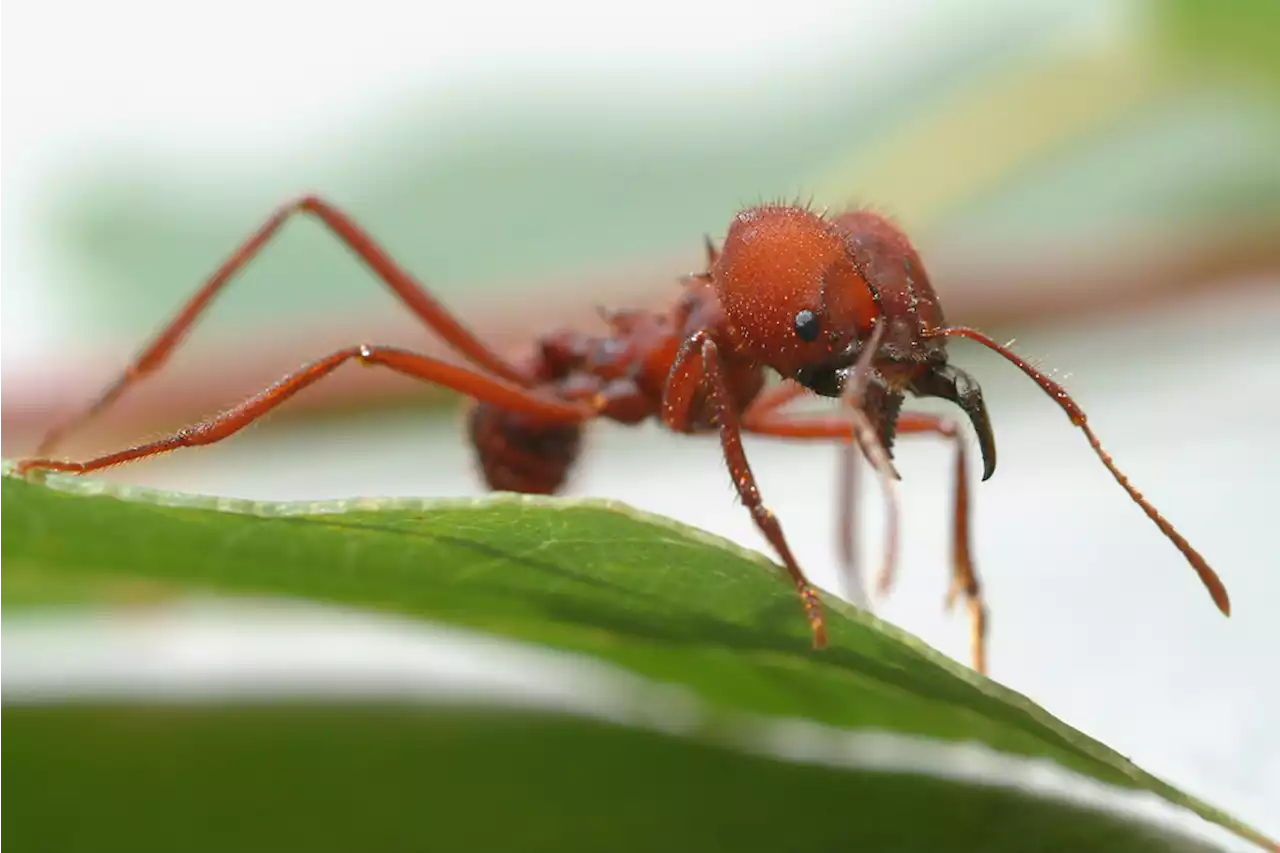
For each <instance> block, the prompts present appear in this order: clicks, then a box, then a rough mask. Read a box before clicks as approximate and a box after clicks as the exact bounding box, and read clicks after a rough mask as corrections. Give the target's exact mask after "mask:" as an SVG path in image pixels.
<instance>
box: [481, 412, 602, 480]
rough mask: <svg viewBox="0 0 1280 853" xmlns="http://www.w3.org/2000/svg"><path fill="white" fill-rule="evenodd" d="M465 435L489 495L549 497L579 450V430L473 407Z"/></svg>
mask: <svg viewBox="0 0 1280 853" xmlns="http://www.w3.org/2000/svg"><path fill="white" fill-rule="evenodd" d="M467 434H468V435H469V436H470V438H471V443H472V445H473V446H474V447H475V450H476V458H477V461H478V462H479V466H480V471H481V473H482V474H483V476H484V481H485V483H486V485H487V486H488V487H489V488H490V489H491V490H494V491H500V492H520V493H522V494H534V495H552V494H555V493H557V492H558V491H560V489H561V488H562V487H563V486H564V484H565V481H566V480H567V479H568V477H569V471H570V469H571V468H572V467H573V463H574V462H576V461H577V459H578V454H579V453H580V452H581V449H582V427H581V426H580V425H577V424H571V425H567V426H565V425H555V426H551V425H547V424H543V423H536V422H533V421H531V420H529V419H528V418H526V417H524V416H522V415H519V414H516V413H514V412H508V411H505V410H503V409H498V408H495V407H493V406H489V405H484V404H477V405H474V406H472V407H471V410H470V411H469V412H468V413H467Z"/></svg>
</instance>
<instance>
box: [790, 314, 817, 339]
mask: <svg viewBox="0 0 1280 853" xmlns="http://www.w3.org/2000/svg"><path fill="white" fill-rule="evenodd" d="M819 325H820V323H819V322H818V315H817V314H815V313H813V312H812V311H809V310H805V311H801V312H800V313H799V314H797V315H796V337H798V338H799V339H800V340H802V341H808V342H813V341H816V340H817V339H818V326H819Z"/></svg>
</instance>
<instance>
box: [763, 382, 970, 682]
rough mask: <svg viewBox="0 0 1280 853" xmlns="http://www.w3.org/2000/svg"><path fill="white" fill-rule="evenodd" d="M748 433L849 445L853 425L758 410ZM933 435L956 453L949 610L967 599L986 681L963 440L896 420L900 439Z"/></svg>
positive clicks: (881, 587)
mask: <svg viewBox="0 0 1280 853" xmlns="http://www.w3.org/2000/svg"><path fill="white" fill-rule="evenodd" d="M743 429H744V430H746V431H747V432H750V433H754V434H758V435H766V436H772V437H775V438H787V439H792V440H800V441H841V442H847V441H849V440H850V432H849V422H848V421H847V420H846V419H844V418H843V417H839V416H827V417H822V416H813V417H805V418H800V417H794V416H787V415H782V414H771V415H770V416H767V417H766V416H760V415H754V407H752V409H748V410H747V414H746V415H745V416H744V417H743ZM919 433H933V434H936V435H940V436H942V437H943V438H945V439H947V440H949V441H951V442H952V443H953V444H954V445H955V448H956V456H955V495H954V498H953V504H952V505H953V507H954V509H953V514H952V551H951V553H952V576H951V587H950V589H949V590H948V592H947V596H946V606H947V607H948V608H950V607H951V605H952V603H953V602H954V600H955V597H956V596H957V595H958V594H961V593H963V594H964V596H965V599H966V603H967V606H968V610H969V626H970V629H969V645H970V649H971V655H972V660H973V668H974V669H975V670H977V671H978V672H979V673H982V674H983V675H985V674H986V671H987V651H986V637H987V609H986V605H985V603H984V602H983V600H982V589H981V585H980V582H979V580H978V572H977V569H976V568H975V567H974V564H973V558H972V556H971V554H970V550H969V528H970V524H969V516H970V513H969V471H968V464H967V454H966V451H965V445H964V440H963V436H962V434H961V432H960V430H959V429H958V428H957V427H956V425H955V424H954V423H953V422H952V421H949V420H946V419H944V418H939V417H936V416H934V415H928V414H923V413H917V412H903V413H902V414H901V415H900V416H899V417H898V434H899V435H908V434H919ZM891 584H892V575H891V574H889V573H884V572H882V573H881V575H880V577H879V579H878V583H877V591H878V592H879V593H880V594H881V595H884V594H885V593H887V592H888V590H889V587H890V586H891Z"/></svg>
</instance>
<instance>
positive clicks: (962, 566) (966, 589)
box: [898, 412, 987, 675]
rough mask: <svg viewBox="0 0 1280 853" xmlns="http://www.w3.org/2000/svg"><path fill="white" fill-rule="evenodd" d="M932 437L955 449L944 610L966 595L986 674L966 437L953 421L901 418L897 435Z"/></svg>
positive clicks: (977, 665)
mask: <svg viewBox="0 0 1280 853" xmlns="http://www.w3.org/2000/svg"><path fill="white" fill-rule="evenodd" d="M913 433H914V434H920V433H933V434H934V435H939V436H941V437H943V438H945V439H947V440H948V441H950V442H951V443H952V445H953V446H954V447H955V451H956V455H955V494H954V496H953V497H952V517H951V531H952V532H951V586H950V588H949V589H948V590H947V597H946V599H945V606H946V608H947V609H948V610H950V609H951V605H952V604H954V603H955V599H956V596H957V595H959V594H961V593H963V594H964V597H965V604H966V606H967V608H968V610H969V647H970V649H971V653H972V656H973V668H974V669H975V670H977V671H978V672H980V673H982V674H983V675H986V673H987V605H986V603H985V602H984V601H983V600H982V586H981V584H980V583H979V581H978V571H977V569H976V568H975V567H974V565H973V557H972V556H971V555H970V553H969V528H970V524H969V517H970V512H969V466H968V456H967V454H966V453H965V444H964V436H963V434H962V433H961V432H960V430H959V428H958V427H957V426H956V424H955V422H954V421H951V420H948V419H946V418H940V417H938V416H937V415H928V414H924V413H922V412H903V413H902V415H900V416H899V418H898V434H899V435H908V434H913Z"/></svg>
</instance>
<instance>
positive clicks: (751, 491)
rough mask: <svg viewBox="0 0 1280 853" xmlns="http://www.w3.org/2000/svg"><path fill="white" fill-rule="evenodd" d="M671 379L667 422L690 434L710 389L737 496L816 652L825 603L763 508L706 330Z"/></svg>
mask: <svg viewBox="0 0 1280 853" xmlns="http://www.w3.org/2000/svg"><path fill="white" fill-rule="evenodd" d="M669 377H670V378H669V379H668V382H667V389H666V393H665V394H664V397H663V401H662V420H663V422H664V423H665V424H666V425H667V426H668V427H670V428H671V429H673V430H675V431H676V432H688V431H690V430H691V429H692V428H693V426H694V425H695V424H696V423H697V421H698V420H699V417H700V415H702V412H698V411H695V409H694V402H695V400H696V399H697V398H698V396H699V391H704V390H705V392H706V393H707V402H708V403H709V404H710V406H711V407H712V410H713V412H714V419H715V423H716V424H717V425H718V426H719V428H720V445H721V448H722V449H723V451H724V459H725V464H726V465H727V466H728V468H729V475H730V476H731V477H732V478H733V484H734V486H735V487H736V488H737V490H738V497H739V498H740V499H741V500H742V503H743V504H744V505H745V506H746V507H747V510H748V511H750V513H751V518H752V519H753V520H754V521H755V523H756V527H758V528H759V529H760V532H761V533H763V534H764V537H765V539H767V540H768V541H769V544H770V545H772V546H773V549H774V551H776V552H777V554H778V556H779V557H781V558H782V562H783V565H785V566H786V568H787V572H788V573H789V574H790V575H791V579H792V581H794V582H795V585H796V592H797V593H798V594H799V595H800V601H801V604H802V605H803V607H804V612H805V617H806V618H807V619H808V621H809V629H810V630H811V631H812V632H813V646H814V648H816V649H821V648H825V647H826V645H827V628H826V622H825V620H824V619H823V617H822V605H821V604H820V603H819V601H818V595H817V593H816V592H814V589H813V587H812V586H811V585H810V583H809V579H808V578H807V577H805V574H804V571H802V570H801V568H800V564H799V563H797V562H796V558H795V557H794V556H793V555H792V553H791V548H790V546H788V545H787V540H786V537H785V536H784V535H783V533H782V525H781V524H779V523H778V519H777V517H776V516H775V515H774V514H773V512H772V511H771V510H770V509H769V508H768V507H766V506H765V505H764V500H763V499H762V498H761V497H760V489H759V487H758V486H757V485H756V478H755V475H754V474H753V473H752V472H751V465H750V463H748V462H747V454H746V451H745V450H744V449H743V447H742V432H741V429H740V428H739V425H738V413H737V411H736V410H735V408H734V405H733V400H732V397H731V396H730V395H729V389H728V387H727V386H726V384H725V379H724V365H723V362H722V361H721V359H720V351H719V349H718V348H717V347H716V344H715V341H713V340H712V339H711V336H710V334H709V333H708V332H707V331H706V330H705V329H704V330H702V331H699V332H697V333H696V334H694V335H693V336H692V337H690V338H689V339H688V340H686V341H685V343H684V346H682V347H681V348H680V352H679V354H678V355H677V356H676V360H675V363H674V364H673V365H672V367H671V373H670V375H669ZM704 380H705V384H704Z"/></svg>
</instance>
